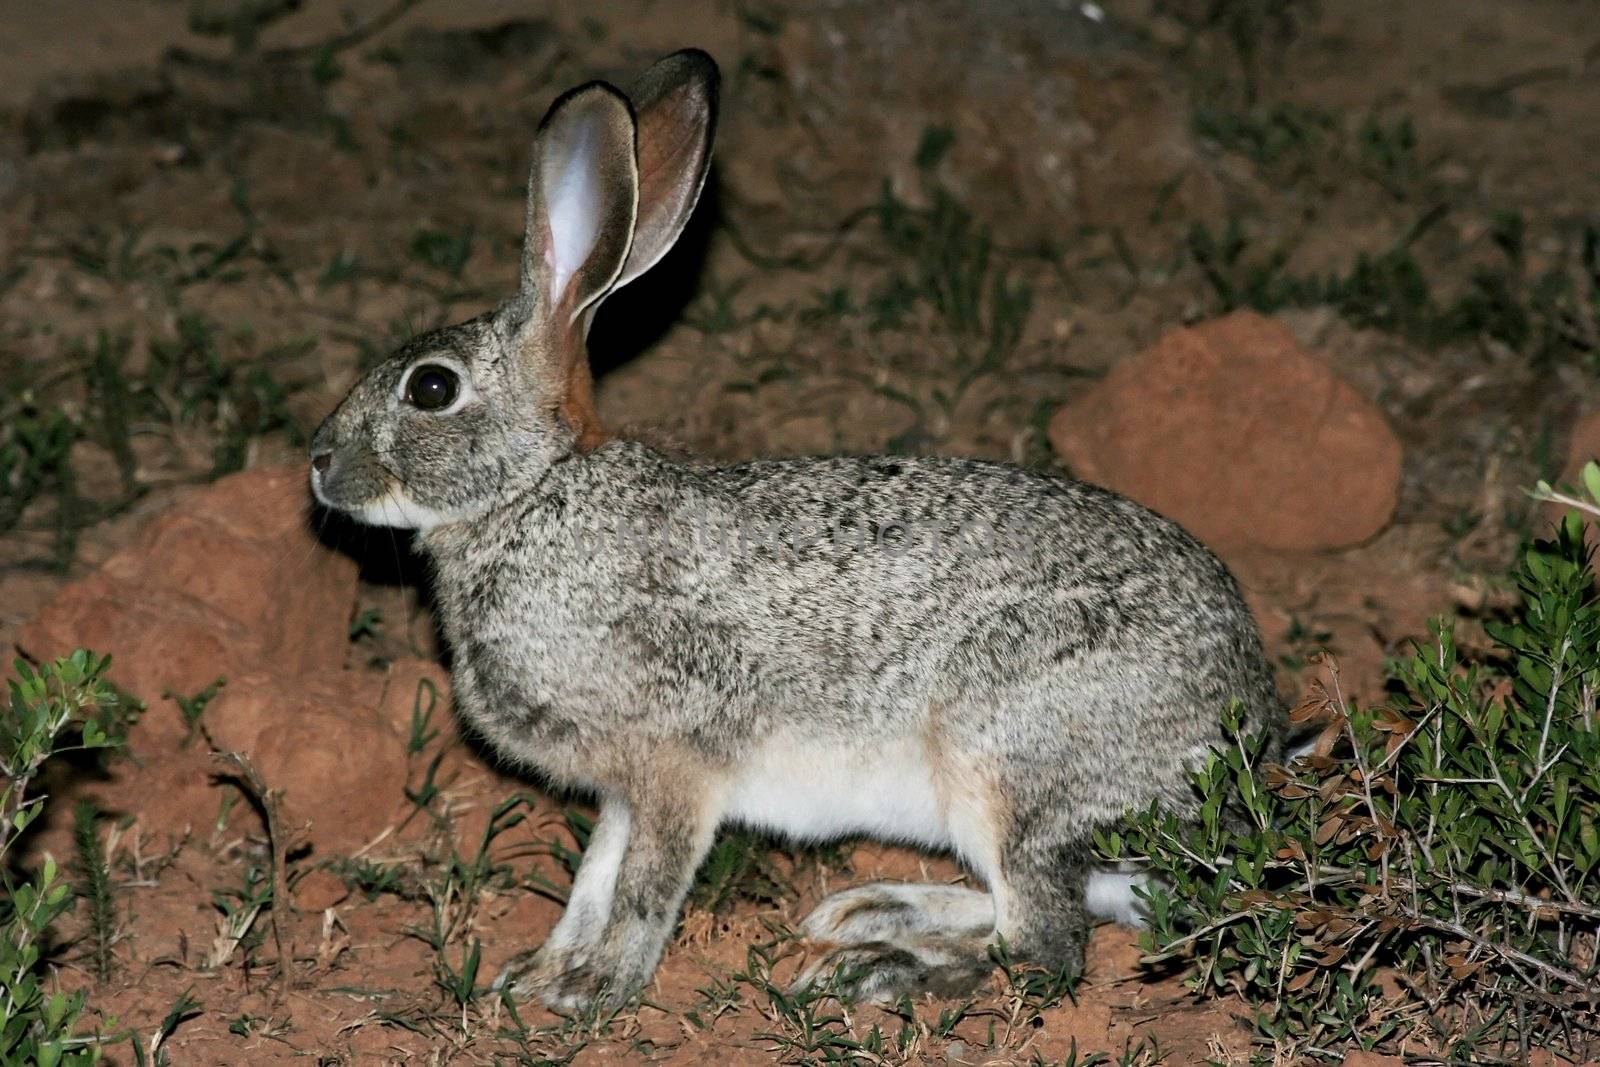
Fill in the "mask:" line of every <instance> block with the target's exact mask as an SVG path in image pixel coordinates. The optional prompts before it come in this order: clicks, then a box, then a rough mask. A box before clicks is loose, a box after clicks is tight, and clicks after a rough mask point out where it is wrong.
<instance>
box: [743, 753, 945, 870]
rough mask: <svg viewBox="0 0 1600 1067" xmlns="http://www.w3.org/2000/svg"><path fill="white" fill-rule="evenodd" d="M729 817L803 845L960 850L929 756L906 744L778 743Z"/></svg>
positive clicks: (752, 771)
mask: <svg viewBox="0 0 1600 1067" xmlns="http://www.w3.org/2000/svg"><path fill="white" fill-rule="evenodd" d="M726 812H727V817H728V818H729V819H732V820H734V821H736V822H740V823H744V824H746V825H748V826H753V827H759V828H761V829H764V830H771V831H773V832H776V833H779V834H783V835H786V836H788V837H792V838H795V839H796V840H801V841H822V840H827V839H830V838H838V837H847V836H851V835H855V834H862V835H866V836H870V837H878V838H888V839H890V840H898V841H905V842H908V843H914V844H919V845H925V846H929V847H932V848H949V847H952V846H953V845H954V844H955V842H954V841H953V840H952V835H951V833H950V830H949V828H948V820H947V818H946V813H945V810H944V805H943V804H942V803H941V800H940V797H939V795H938V791H937V789H936V788H935V786H934V772H933V767H932V766H931V765H930V763H929V760H928V754H927V749H926V748H925V747H924V746H922V745H920V744H916V743H912V742H905V741H897V742H891V743H889V744H887V745H877V746H875V747H874V748H872V749H871V750H862V749H852V748H849V747H846V746H844V745H840V744H838V743H833V744H825V743H819V742H817V741H815V740H810V741H808V740H807V739H805V738H801V737H796V736H793V735H780V736H777V737H774V738H772V739H770V740H768V741H767V742H765V743H764V744H763V745H762V746H761V747H760V748H759V749H757V750H756V752H755V753H754V756H753V758H751V759H750V760H749V761H748V762H746V763H744V764H743V765H742V766H740V768H739V771H738V777H737V778H736V779H735V780H734V781H733V782H732V783H731V784H730V788H729V792H728V798H727V808H726Z"/></svg>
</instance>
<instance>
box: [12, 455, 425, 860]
mask: <svg viewBox="0 0 1600 1067" xmlns="http://www.w3.org/2000/svg"><path fill="white" fill-rule="evenodd" d="M305 507H306V491H305V472H304V469H303V468H302V467H300V466H299V465H294V466H292V467H277V468H263V469H258V470H253V471H246V472H244V473H241V474H237V475H233V476H231V477H228V478H224V479H222V480H221V481H218V482H217V483H215V484H214V485H211V486H208V487H206V488H205V489H202V490H200V491H198V492H196V493H195V494H194V495H193V496H191V497H189V498H187V499H185V500H184V501H182V502H181V503H179V504H178V505H176V506H174V507H173V508H171V509H170V510H168V511H166V512H164V513H163V514H161V515H159V516H157V517H156V518H155V519H154V520H152V521H151V522H150V524H149V525H148V526H147V527H146V528H145V529H144V530H143V531H142V532H141V533H140V534H139V536H138V537H137V539H136V540H135V541H134V542H133V543H132V544H130V545H128V546H127V547H126V548H123V549H121V550H120V551H118V552H117V553H115V554H114V555H113V556H112V557H111V558H110V559H108V560H107V561H106V563H105V565H104V566H102V567H101V568H100V569H99V570H97V571H95V572H94V573H92V574H90V575H88V576H87V577H85V578H82V579H80V580H78V581H75V582H73V583H71V584H70V585H68V586H67V587H66V588H65V589H63V590H62V591H61V593H60V594H59V595H58V596H57V597H56V599H55V600H53V601H52V602H51V603H49V604H48V605H47V606H46V607H45V608H44V610H43V611H41V612H40V613H39V614H38V615H37V616H36V617H35V618H34V619H33V620H32V621H31V622H30V623H28V624H27V625H26V626H25V627H24V628H23V630H22V633H21V636H20V637H19V639H18V642H17V643H18V645H19V647H21V648H22V649H23V650H24V651H25V652H26V653H28V654H29V655H30V656H32V657H34V658H36V659H47V658H53V657H55V656H59V655H64V654H66V653H67V652H69V651H71V650H72V649H74V648H78V647H85V648H91V649H93V650H95V651H97V652H109V653H111V654H112V656H113V657H114V662H113V664H112V669H111V678H112V680H113V681H114V682H115V683H116V684H118V685H120V686H121V687H123V688H124V689H127V690H128V691H130V692H131V693H133V694H134V695H135V696H137V697H140V698H142V699H143V700H145V702H146V703H147V704H148V705H149V707H148V710H147V711H146V712H145V714H144V715H142V716H141V717H140V718H139V721H138V722H137V723H136V724H135V726H134V728H133V730H132V732H131V733H130V737H129V747H130V748H131V749H132V751H133V753H134V755H135V756H136V757H137V762H136V763H135V762H134V761H127V762H125V763H119V764H116V765H115V770H114V773H113V775H112V777H111V779H110V780H109V781H107V782H105V783H103V785H97V786H95V787H94V791H95V792H96V794H97V795H98V796H99V797H100V798H101V803H102V806H103V807H105V808H107V810H118V811H131V812H134V813H137V814H138V815H139V816H140V818H141V819H143V820H144V824H145V825H146V826H147V827H149V828H151V829H159V830H162V831H165V832H167V833H169V834H172V835H174V836H182V835H183V834H184V833H185V831H186V830H196V831H200V832H204V830H205V828H208V827H211V826H214V825H216V821H217V816H218V810H219V804H220V800H221V794H220V793H219V792H218V791H217V790H216V788H215V783H216V779H217V776H218V775H219V774H225V773H226V771H225V769H224V768H222V767H220V766H219V765H218V764H217V763H216V761H215V760H213V759H212V758H211V756H210V754H209V753H208V752H207V749H206V744H205V741H204V740H202V739H200V738H195V737H191V736H190V735H189V730H188V728H187V727H186V726H185V724H184V723H183V720H182V717H181V716H180V715H179V713H178V711H177V709H176V708H175V707H174V706H173V704H172V702H171V701H169V700H166V699H163V693H164V692H167V691H171V692H174V693H178V694H183V695H190V694H193V693H196V692H198V691H200V690H201V689H204V688H205V687H207V686H208V685H210V684H211V683H212V682H214V681H216V680H217V679H218V678H225V679H226V684H225V685H224V686H223V687H222V689H221V691H220V692H219V693H218V694H217V695H216V696H215V697H214V698H213V699H212V700H211V702H210V703H209V704H208V705H207V706H206V708H205V711H204V713H203V715H202V717H201V720H200V722H201V726H202V727H203V729H204V732H205V737H206V738H207V739H209V740H210V742H211V743H212V744H213V745H214V746H215V747H216V748H217V749H219V750H222V751H233V752H238V753H241V754H242V755H245V756H247V757H249V759H250V761H251V764H252V765H253V766H254V767H255V769H256V770H257V771H258V772H259V773H260V775H261V777H262V779H263V780H264V782H265V784H266V786H267V787H268V788H269V789H274V790H282V791H283V797H284V800H283V803H284V817H285V820H286V822H287V823H288V825H287V826H286V827H284V829H286V830H295V829H298V828H299V827H301V826H304V825H309V827H310V840H311V843H312V845H313V848H314V850H315V852H316V853H317V854H318V855H327V854H330V853H333V854H337V853H341V852H348V851H352V850H354V849H357V848H359V847H361V846H362V845H364V844H366V843H367V842H368V841H370V840H371V839H372V838H374V837H376V836H377V835H378V834H380V833H382V832H383V830H384V829H385V828H386V827H387V826H389V825H391V824H392V823H393V822H395V821H398V819H399V818H401V817H403V815H404V810H405V807H406V803H407V802H406V800H405V796H404V787H405V784H406V776H407V770H408V767H407V752H406V741H407V738H408V737H409V733H410V729H411V708H412V703H413V700H414V696H415V693H416V691H417V688H418V684H419V681H420V679H422V678H427V679H428V680H429V681H431V682H432V683H433V685H434V686H435V687H436V688H437V689H438V691H439V696H440V699H439V707H438V709H437V710H436V711H435V713H434V716H433V719H432V720H431V723H430V729H439V730H441V731H442V732H443V736H445V737H450V736H453V735H451V734H450V733H448V730H449V728H450V726H449V720H450V714H449V697H448V693H449V690H448V685H447V680H446V675H445V673H444V671H443V670H442V669H441V668H440V667H438V666H437V665H436V664H431V663H427V662H425V661H421V660H406V661H402V662H401V663H399V664H397V665H396V666H395V667H394V668H393V669H392V670H391V671H390V672H389V673H388V674H387V675H384V674H381V673H378V672H373V671H365V670H347V669H345V661H346V659H347V657H348V653H349V647H350V640H349V619H350V611H351V607H352V605H353V604H354V602H355V596H356V574H357V565H356V563H355V562H354V561H353V560H351V559H350V558H348V557H346V556H344V555H341V554H339V553H337V552H334V551H333V550H331V549H329V548H326V547H324V546H323V545H322V544H321V543H320V542H318V540H317V539H316V537H315V536H314V535H313V533H312V531H311V529H310V527H309V525H308V524H307V522H306V520H305ZM153 783H159V786H158V787H156V786H153Z"/></svg>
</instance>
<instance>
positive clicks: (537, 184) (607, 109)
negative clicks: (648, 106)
mask: <svg viewBox="0 0 1600 1067" xmlns="http://www.w3.org/2000/svg"><path fill="white" fill-rule="evenodd" d="M638 205H639V174H638V164H637V163H636V161H635V157H634V123H633V112H632V109H631V108H630V107H629V105H628V101H627V98H626V97H624V96H623V95H622V94H621V93H620V92H618V91H617V90H616V89H614V88H613V87H611V86H609V85H607V84H605V83H604V82H591V83H590V84H588V85H583V86H579V87H578V88H576V89H574V90H572V91H571V92H569V93H566V94H565V95H563V96H562V97H561V98H560V99H558V100H557V101H556V102H555V103H554V104H552V105H551V106H550V111H549V113H548V114H546V115H545V117H544V121H543V122H542V123H540V125H539V133H538V135H537V136H536V137H535V138H534V151H533V168H532V170H531V171H530V172H529V174H528V210H527V220H526V234H525V236H524V244H523V250H522V290H523V294H524V295H525V296H527V297H530V298H532V300H533V301H534V304H535V306H538V305H541V304H542V305H545V306H547V307H549V308H550V314H549V316H548V321H550V322H551V323H552V324H555V323H557V322H564V323H570V322H572V321H574V320H576V319H577V318H578V316H579V315H581V314H582V313H583V311H584V310H585V309H586V308H588V307H589V306H590V305H591V304H593V303H594V302H595V301H596V300H598V299H599V298H600V297H602V296H604V295H605V294H606V293H607V292H608V291H609V290H610V289H611V288H612V286H613V285H614V284H615V282H616V280H617V276H618V274H620V273H621V271H622V266H623V264H624V263H625V262H626V261H627V258H628V249H629V248H630V247H631V245H632V243H633V223H634V215H635V213H636V212H637V210H638Z"/></svg>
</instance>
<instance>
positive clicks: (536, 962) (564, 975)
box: [490, 945, 636, 1015]
mask: <svg viewBox="0 0 1600 1067" xmlns="http://www.w3.org/2000/svg"><path fill="white" fill-rule="evenodd" d="M614 971H615V968H613V967H606V966H603V965H601V963H600V962H599V961H597V960H592V959H589V958H586V957H585V956H583V955H582V954H579V953H575V952H570V951H565V950H562V949H554V948H551V947H550V946H548V945H546V946H544V947H542V948H538V949H534V950H532V951H529V952H523V953H519V954H518V955H516V956H513V957H512V958H511V960H510V961H508V962H507V963H506V965H505V966H504V967H502V968H501V969H500V974H499V977H497V978H496V979H495V980H494V984H493V985H492V986H490V988H491V989H493V990H495V991H496V992H498V991H501V990H505V991H506V992H508V993H510V994H511V996H512V997H513V998H515V999H517V1000H537V1001H539V1003H541V1004H543V1005H544V1006H545V1007H547V1008H549V1009H550V1010H551V1011H554V1012H559V1013H561V1014H563V1015H571V1014H573V1013H577V1012H584V1011H610V1010H614V1009H616V1008H620V1007H622V1006H623V1005H625V1004H627V1002H628V1000H629V998H630V997H631V996H632V995H633V993H634V992H635V988H634V984H630V983H628V982H627V981H625V980H622V979H620V978H618V977H617V976H616V975H615V973H614ZM635 984H636V983H635Z"/></svg>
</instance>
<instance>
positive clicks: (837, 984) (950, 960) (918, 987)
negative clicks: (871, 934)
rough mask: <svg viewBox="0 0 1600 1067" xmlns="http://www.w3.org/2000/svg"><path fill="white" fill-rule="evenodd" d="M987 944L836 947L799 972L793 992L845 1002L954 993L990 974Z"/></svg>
mask: <svg viewBox="0 0 1600 1067" xmlns="http://www.w3.org/2000/svg"><path fill="white" fill-rule="evenodd" d="M993 970H994V964H993V963H992V962H991V961H990V960H989V954H988V949H987V946H985V945H984V944H982V943H981V942H980V941H979V940H977V939H973V938H919V939H915V940H909V941H906V942H904V943H898V944H897V943H894V942H890V941H866V942H861V943H858V944H851V945H841V946H839V947H838V948H835V949H833V950H832V951H830V952H828V953H826V954H825V955H823V956H822V957H821V958H820V959H818V960H817V961H816V962H814V963H812V964H810V965H809V966H807V967H806V968H805V969H804V970H803V971H801V972H800V977H799V978H797V979H796V980H795V983H794V985H793V986H792V987H791V988H792V990H793V991H794V992H796V993H812V994H820V993H824V992H826V993H831V994H833V995H836V996H838V997H840V998H842V999H844V1000H852V1001H864V1002H867V1003H872V1004H893V1003H895V1002H896V1001H898V1000H900V998H901V997H906V996H912V997H915V996H920V995H921V994H923V993H932V994H934V995H935V996H941V997H959V996H966V995H967V994H968V993H971V992H972V991H973V990H974V989H976V988H977V987H978V986H979V985H981V984H983V982H984V981H985V980H986V979H987V978H988V977H989V975H990V974H991V973H992V972H993Z"/></svg>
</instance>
